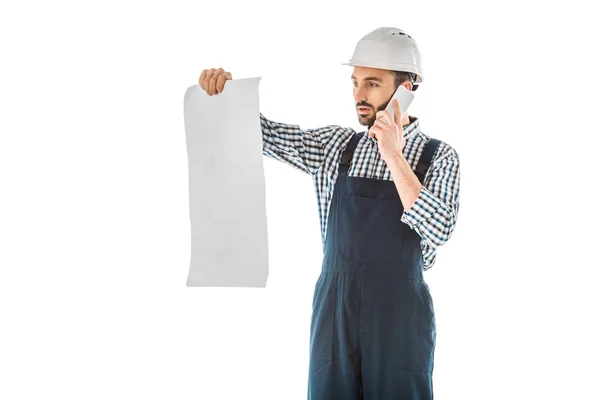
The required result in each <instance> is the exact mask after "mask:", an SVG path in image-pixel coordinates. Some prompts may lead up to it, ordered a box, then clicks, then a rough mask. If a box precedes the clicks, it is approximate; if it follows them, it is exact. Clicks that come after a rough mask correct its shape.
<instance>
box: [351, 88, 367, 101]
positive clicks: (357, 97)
mask: <svg viewBox="0 0 600 400" xmlns="http://www.w3.org/2000/svg"><path fill="white" fill-rule="evenodd" d="M365 93H366V92H365V91H364V90H362V89H361V88H356V89H354V101H355V102H356V104H359V103H367V96H366V95H365Z"/></svg>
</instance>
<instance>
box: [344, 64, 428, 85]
mask: <svg viewBox="0 0 600 400" xmlns="http://www.w3.org/2000/svg"><path fill="white" fill-rule="evenodd" d="M342 65H349V66H352V67H366V68H376V69H387V70H390V71H406V72H413V73H415V74H417V80H416V82H415V83H421V82H423V73H422V72H421V71H420V68H418V67H417V66H416V65H414V64H391V63H388V64H373V63H367V62H360V61H348V62H345V63H342Z"/></svg>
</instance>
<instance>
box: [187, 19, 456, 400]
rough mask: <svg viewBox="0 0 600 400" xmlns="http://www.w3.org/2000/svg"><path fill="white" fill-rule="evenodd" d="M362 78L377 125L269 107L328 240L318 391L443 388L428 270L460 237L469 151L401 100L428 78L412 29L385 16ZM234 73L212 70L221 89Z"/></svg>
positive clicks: (356, 74)
mask: <svg viewBox="0 0 600 400" xmlns="http://www.w3.org/2000/svg"><path fill="white" fill-rule="evenodd" d="M345 64H346V65H351V66H354V69H353V73H352V77H351V79H352V83H353V85H354V100H355V102H356V107H357V113H358V119H359V122H360V124H361V125H364V126H367V127H368V135H365V134H364V133H363V134H357V133H356V132H355V131H354V130H352V129H351V128H342V127H340V126H337V125H331V126H326V127H323V128H318V129H301V128H300V127H299V126H297V125H289V124H283V123H278V122H274V121H270V120H268V119H266V118H265V117H264V116H263V115H262V114H261V115H260V118H261V127H262V132H263V153H264V154H265V155H267V156H269V157H272V158H274V159H277V160H280V161H283V162H285V163H287V164H289V165H291V166H293V167H295V168H298V169H300V170H302V171H304V172H306V173H308V174H310V175H311V176H312V177H313V179H314V183H315V188H316V193H317V196H318V200H319V216H320V222H321V237H322V241H323V247H324V256H323V266H322V272H321V275H320V276H319V278H318V280H317V282H316V285H315V292H314V298H313V314H312V321H311V330H310V366H309V379H308V398H309V399H315V400H316V399H318V400H321V399H322V400H325V399H327V400H330V399H343V400H353V399H371V400H385V399H390V400H391V399H402V400H406V399H419V400H424V399H433V387H432V372H433V364H434V363H433V360H434V350H435V342H436V325H435V316H434V309H433V304H432V299H431V296H430V293H429V287H428V285H427V284H426V283H425V281H424V280H423V271H424V270H428V269H430V268H431V267H432V266H433V264H434V262H435V260H436V249H437V248H438V247H439V246H441V245H443V244H444V243H446V242H447V241H448V239H449V238H450V236H451V234H452V232H453V230H454V226H455V224H456V218H457V214H458V208H459V179H460V178H459V174H460V171H459V159H458V154H457V153H456V151H455V150H454V149H453V148H452V147H451V146H449V145H448V144H446V143H444V142H441V141H438V140H435V139H432V138H431V137H429V136H427V135H426V134H424V133H423V132H421V130H420V129H419V121H418V119H417V118H416V117H414V116H409V115H408V114H405V115H404V116H403V117H401V111H402V110H400V108H399V104H398V103H396V102H394V107H395V108H394V118H391V115H390V113H389V112H387V111H385V108H386V106H387V105H388V103H389V101H390V99H391V98H392V95H393V94H394V92H395V91H396V89H397V87H398V85H404V86H405V87H406V88H407V89H408V90H412V91H414V90H416V89H417V88H418V85H419V84H420V83H422V82H423V72H422V67H421V56H420V53H419V49H418V47H417V45H416V42H415V41H414V39H413V38H412V37H410V36H409V35H407V34H406V33H405V32H403V31H401V30H400V29H397V28H387V27H384V28H379V29H376V30H374V31H373V32H370V33H369V34H367V35H366V36H364V37H363V38H362V39H361V40H360V41H359V43H358V45H357V46H356V49H355V52H354V55H353V58H352V59H351V60H350V62H348V63H345ZM228 79H232V77H231V74H230V73H228V72H225V71H223V70H222V69H218V70H215V69H211V70H204V71H203V72H202V75H201V76H200V80H199V83H200V86H201V87H202V88H203V89H205V90H206V91H207V93H208V94H210V95H212V94H217V93H220V92H221V91H222V90H223V88H224V85H225V81H226V80H228Z"/></svg>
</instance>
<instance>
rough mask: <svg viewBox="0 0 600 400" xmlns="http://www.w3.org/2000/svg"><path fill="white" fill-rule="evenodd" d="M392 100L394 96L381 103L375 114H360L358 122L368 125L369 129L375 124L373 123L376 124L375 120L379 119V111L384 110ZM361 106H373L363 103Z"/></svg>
mask: <svg viewBox="0 0 600 400" xmlns="http://www.w3.org/2000/svg"><path fill="white" fill-rule="evenodd" d="M392 96H393V95H392ZM390 100H392V98H391V97H390V98H389V100H388V101H386V102H385V103H383V104H381V105H380V106H379V107H377V109H376V110H375V112H374V113H373V114H369V115H359V116H358V123H359V124H361V125H363V126H366V127H367V129H371V127H372V126H373V124H375V120H376V119H377V117H376V115H377V113H378V112H379V111H383V110H385V108H386V107H387V106H388V104H389V103H390ZM361 107H369V108H372V107H371V106H370V105H369V106H368V105H361Z"/></svg>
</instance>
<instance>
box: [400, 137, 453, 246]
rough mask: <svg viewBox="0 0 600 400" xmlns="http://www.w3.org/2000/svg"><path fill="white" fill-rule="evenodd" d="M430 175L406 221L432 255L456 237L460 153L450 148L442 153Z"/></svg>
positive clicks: (405, 212)
mask: <svg viewBox="0 0 600 400" xmlns="http://www.w3.org/2000/svg"><path fill="white" fill-rule="evenodd" d="M440 153H442V154H440V155H439V156H437V157H436V158H435V159H434V160H433V162H432V164H431V166H430V167H429V170H428V171H427V174H426V175H425V179H424V183H423V187H422V188H421V191H420V193H419V196H418V198H417V200H416V201H415V202H414V204H413V205H412V207H411V208H410V209H408V210H405V211H404V213H403V215H402V218H401V220H402V222H404V223H406V224H408V225H409V226H410V227H411V228H412V229H414V230H415V231H416V232H418V233H419V235H420V236H421V238H423V240H424V241H425V243H424V245H425V246H424V247H425V248H424V252H425V253H427V252H429V253H432V252H434V251H435V249H436V248H437V247H439V246H441V245H443V244H445V243H446V242H447V241H448V239H450V237H451V236H452V232H453V231H454V227H455V226H456V220H457V217H458V209H459V192H460V164H459V158H458V154H457V153H456V151H455V150H454V149H452V148H451V147H449V146H447V147H446V149H445V151H440Z"/></svg>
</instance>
